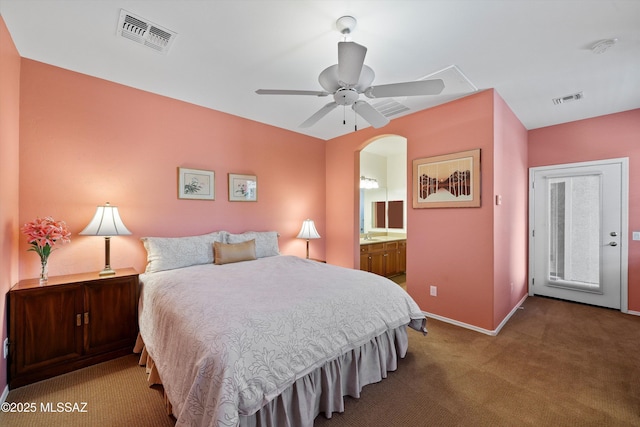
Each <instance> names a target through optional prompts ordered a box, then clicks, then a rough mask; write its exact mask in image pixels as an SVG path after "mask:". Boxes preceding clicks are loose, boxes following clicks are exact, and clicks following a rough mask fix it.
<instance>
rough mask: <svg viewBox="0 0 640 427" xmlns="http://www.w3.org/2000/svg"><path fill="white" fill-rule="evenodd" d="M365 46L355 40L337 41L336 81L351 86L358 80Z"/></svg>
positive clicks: (365, 51) (365, 52)
mask: <svg viewBox="0 0 640 427" xmlns="http://www.w3.org/2000/svg"><path fill="white" fill-rule="evenodd" d="M366 54H367V48H366V47H364V46H362V45H359V44H358V43H355V42H338V81H339V82H340V84H341V85H342V86H345V87H349V88H350V87H353V86H355V85H357V84H358V80H360V73H361V72H362V66H363V65H364V57H365V55H366Z"/></svg>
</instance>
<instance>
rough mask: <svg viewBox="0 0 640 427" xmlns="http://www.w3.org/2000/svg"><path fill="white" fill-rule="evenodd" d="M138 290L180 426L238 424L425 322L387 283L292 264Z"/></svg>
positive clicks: (203, 272) (208, 272) (148, 339)
mask: <svg viewBox="0 0 640 427" xmlns="http://www.w3.org/2000/svg"><path fill="white" fill-rule="evenodd" d="M141 282H142V283H143V290H142V296H141V304H142V307H141V311H140V333H141V335H142V338H143V340H144V342H145V344H146V347H147V351H148V352H149V354H150V355H151V357H152V358H153V359H154V360H155V362H156V366H157V369H158V372H159V374H160V377H161V378H162V381H163V384H164V387H165V391H166V393H167V396H168V398H169V400H170V402H171V403H172V405H173V413H174V415H175V416H176V418H177V425H198V426H236V425H238V420H239V415H251V414H253V413H254V412H256V411H258V410H259V409H260V408H261V407H262V406H263V405H264V404H265V403H267V402H268V401H270V400H271V399H273V398H274V397H276V396H277V395H279V394H280V393H281V392H282V391H283V390H285V389H286V388H287V387H289V386H290V385H291V384H293V382H294V381H296V380H297V379H299V378H301V377H303V376H305V375H307V374H308V373H310V372H311V371H313V370H314V369H316V368H317V367H319V366H321V365H323V364H325V363H326V362H327V361H330V360H332V359H335V358H336V357H338V356H339V355H341V354H343V353H345V352H347V351H349V350H352V349H354V348H356V347H359V346H361V345H362V344H364V343H366V342H368V341H370V340H372V339H373V338H374V337H376V336H378V335H380V334H383V333H384V332H385V331H387V330H389V329H393V328H397V327H400V326H402V325H410V326H411V327H413V328H415V329H418V330H422V329H423V328H424V322H425V317H424V315H423V314H422V312H421V311H420V309H419V308H418V306H417V304H416V303H415V302H414V301H413V300H412V299H411V297H409V295H408V294H407V293H406V292H405V291H404V290H403V289H401V288H400V287H399V286H398V285H396V284H395V283H393V282H391V281H390V280H388V279H385V278H382V277H379V276H376V275H373V274H370V273H366V272H362V271H357V270H350V269H346V268H342V267H336V266H332V265H328V264H322V263H318V262H315V261H309V260H304V259H301V258H297V257H293V256H274V257H268V258H260V259H258V260H255V261H246V262H240V263H235V264H226V265H213V264H207V265H198V266H192V267H187V268H181V269H177V270H169V271H162V272H157V273H153V274H143V275H141ZM400 356H401V357H403V356H404V354H401V355H400Z"/></svg>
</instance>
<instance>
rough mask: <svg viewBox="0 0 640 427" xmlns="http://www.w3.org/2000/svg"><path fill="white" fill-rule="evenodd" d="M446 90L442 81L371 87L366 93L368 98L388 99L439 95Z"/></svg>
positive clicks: (421, 81) (422, 81)
mask: <svg viewBox="0 0 640 427" xmlns="http://www.w3.org/2000/svg"><path fill="white" fill-rule="evenodd" d="M443 89H444V82H443V81H442V79H434V80H420V81H417V82H405V83H392V84H388V85H380V86H371V87H370V88H368V89H367V90H365V91H364V94H365V95H366V96H367V97H368V98H386V97H394V96H419V95H438V94H439V93H440V92H442V90H443Z"/></svg>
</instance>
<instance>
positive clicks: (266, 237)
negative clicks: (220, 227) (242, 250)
mask: <svg viewBox="0 0 640 427" xmlns="http://www.w3.org/2000/svg"><path fill="white" fill-rule="evenodd" d="M252 239H255V241H256V258H264V257H268V256H275V255H280V248H278V233H277V232H276V231H247V232H245V233H242V234H231V233H229V234H227V243H242V242H246V241H248V240H252Z"/></svg>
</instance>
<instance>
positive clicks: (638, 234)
mask: <svg viewBox="0 0 640 427" xmlns="http://www.w3.org/2000/svg"><path fill="white" fill-rule="evenodd" d="M632 239H633V240H640V231H634V232H633V236H632Z"/></svg>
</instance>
